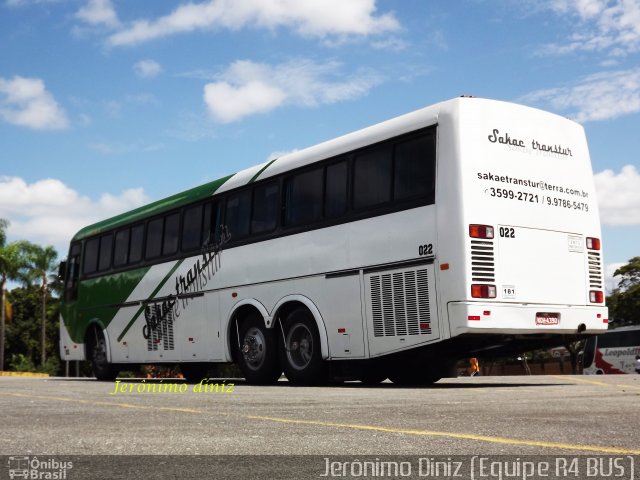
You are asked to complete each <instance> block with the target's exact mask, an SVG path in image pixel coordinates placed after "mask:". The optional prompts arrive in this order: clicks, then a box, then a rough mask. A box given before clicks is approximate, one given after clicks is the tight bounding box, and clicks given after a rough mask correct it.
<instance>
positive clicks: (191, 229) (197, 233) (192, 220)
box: [182, 204, 211, 251]
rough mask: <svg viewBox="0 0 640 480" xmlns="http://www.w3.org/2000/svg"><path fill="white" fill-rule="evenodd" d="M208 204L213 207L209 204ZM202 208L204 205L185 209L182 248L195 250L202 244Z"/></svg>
mask: <svg viewBox="0 0 640 480" xmlns="http://www.w3.org/2000/svg"><path fill="white" fill-rule="evenodd" d="M207 206H209V208H211V207H210V205H209V204H208V205H207ZM202 210H203V206H202V205H196V206H195V207H191V208H187V209H186V210H185V211H184V221H183V222H182V250H185V251H189V250H195V249H196V248H200V246H201V245H202V243H201V242H202Z"/></svg>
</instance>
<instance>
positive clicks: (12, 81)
mask: <svg viewBox="0 0 640 480" xmlns="http://www.w3.org/2000/svg"><path fill="white" fill-rule="evenodd" d="M639 60H640V0H536V1H534V0H457V1H453V2H449V1H437V0H395V1H392V0H204V1H202V0H194V1H193V2H185V1H173V2H170V1H165V2H156V1H150V0H0V218H7V219H9V220H10V222H11V224H10V226H9V229H8V237H9V240H17V239H23V238H24V239H28V240H30V241H32V242H37V243H41V244H51V245H54V246H55V247H56V248H57V249H58V251H59V253H60V257H61V258H62V257H65V256H66V250H67V248H68V242H69V240H70V238H71V237H72V236H73V234H74V233H75V231H77V230H79V229H80V228H81V227H83V226H85V225H87V224H90V223H92V222H94V221H97V220H100V219H104V218H106V217H109V216H112V215H114V214H117V213H120V212H123V211H126V210H129V209H131V208H134V207H137V206H140V205H142V204H145V203H148V202H150V201H153V200H157V199H160V198H163V197H165V196H168V195H171V194H174V193H177V192H179V191H182V190H185V189H187V188H191V187H194V186H196V185H199V184H202V183H204V182H206V181H210V180H214V179H216V178H219V177H222V176H225V175H227V174H230V173H234V172H236V171H238V170H241V169H243V168H246V167H249V166H251V165H255V164H258V163H262V162H264V161H266V160H268V159H271V158H275V157H277V156H278V155H281V154H282V153H283V152H291V151H294V150H297V149H301V148H304V147H307V146H310V145H313V144H316V143H319V142H321V141H324V140H328V139H331V138H334V137H336V136H339V135H343V134H345V133H348V132H351V131H354V130H357V129H360V128H364V127H366V126H369V125H372V124H375V123H378V122H380V121H384V120H386V119H389V118H392V117H395V116H397V115H401V114H403V113H407V112H410V111H413V110H416V109H418V108H421V107H424V106H427V105H431V104H434V103H437V102H439V101H442V100H446V99H449V98H454V97H457V96H460V95H474V96H479V97H486V98H493V99H499V100H506V101H513V102H517V103H522V104H525V105H529V106H533V107H538V108H542V109H545V110H549V111H551V112H554V113H557V114H560V115H563V116H566V117H569V118H572V119H574V120H576V121H578V122H580V123H581V124H583V125H584V127H585V130H586V133H587V138H588V141H589V149H590V153H591V159H592V163H593V169H594V174H595V180H596V188H597V191H598V196H599V205H600V214H601V221H602V226H603V245H604V258H605V263H606V265H607V272H608V275H609V277H611V275H612V274H613V271H615V269H616V268H617V267H618V266H620V265H623V264H625V263H626V262H627V261H628V260H629V259H630V258H632V257H634V256H638V255H640V159H639V155H640V154H639V152H640V61H639ZM613 282H614V281H613V280H612V279H611V278H609V279H608V285H609V287H611V286H613V285H614V283H613Z"/></svg>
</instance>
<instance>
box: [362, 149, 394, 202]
mask: <svg viewBox="0 0 640 480" xmlns="http://www.w3.org/2000/svg"><path fill="white" fill-rule="evenodd" d="M391 160H392V154H391V145H383V146H381V147H377V148H374V149H371V150H368V151H365V152H363V153H361V154H359V155H357V156H356V158H355V169H354V178H353V206H354V208H356V209H361V208H367V207H376V206H378V205H382V204H383V203H387V202H389V200H391Z"/></svg>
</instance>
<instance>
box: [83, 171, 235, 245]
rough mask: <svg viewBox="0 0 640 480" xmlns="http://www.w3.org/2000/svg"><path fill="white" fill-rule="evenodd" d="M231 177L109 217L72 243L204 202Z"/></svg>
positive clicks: (84, 230)
mask: <svg viewBox="0 0 640 480" xmlns="http://www.w3.org/2000/svg"><path fill="white" fill-rule="evenodd" d="M232 176H233V175H229V176H226V177H223V178H219V179H218V180H214V181H212V182H208V183H205V184H204V185H200V186H198V187H195V188H191V189H189V190H185V191H184V192H180V193H177V194H175V195H172V196H170V197H167V198H163V199H161V200H158V201H155V202H153V203H149V204H147V205H143V206H142V207H138V208H136V209H134V210H129V211H128V212H125V213H122V214H120V215H116V216H115V217H111V218H108V219H106V220H102V221H100V222H97V223H94V224H93V225H89V226H87V227H84V228H83V229H82V230H80V231H79V232H78V233H76V234H75V235H74V237H73V239H72V241H76V240H82V239H84V238H87V237H90V236H92V235H97V234H99V233H101V232H104V231H107V230H110V229H112V228H117V227H119V226H122V225H125V224H129V223H133V222H136V221H138V220H143V219H145V218H148V217H150V216H153V215H156V214H159V213H162V212H165V211H167V210H171V209H172V208H176V207H181V206H184V205H188V204H190V203H192V202H197V201H198V200H204V199H206V198H208V197H210V196H211V195H213V194H214V192H215V191H216V190H218V188H220V186H221V185H223V184H224V183H225V182H226V181H227V180H229V179H230V178H231V177H232Z"/></svg>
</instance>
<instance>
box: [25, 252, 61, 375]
mask: <svg viewBox="0 0 640 480" xmlns="http://www.w3.org/2000/svg"><path fill="white" fill-rule="evenodd" d="M25 252H26V260H27V279H28V280H29V281H30V282H36V281H37V282H38V283H39V285H40V291H41V295H42V297H41V301H42V311H41V316H40V365H42V366H44V363H45V361H46V359H47V351H46V339H47V333H46V322H47V296H48V295H49V284H50V281H51V280H50V277H55V274H56V272H57V267H58V263H57V262H56V260H57V258H58V252H56V249H55V248H53V247H52V246H50V245H49V246H47V247H41V246H40V245H34V244H32V243H28V242H25Z"/></svg>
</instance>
